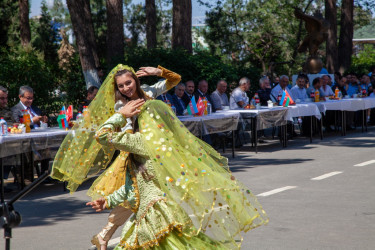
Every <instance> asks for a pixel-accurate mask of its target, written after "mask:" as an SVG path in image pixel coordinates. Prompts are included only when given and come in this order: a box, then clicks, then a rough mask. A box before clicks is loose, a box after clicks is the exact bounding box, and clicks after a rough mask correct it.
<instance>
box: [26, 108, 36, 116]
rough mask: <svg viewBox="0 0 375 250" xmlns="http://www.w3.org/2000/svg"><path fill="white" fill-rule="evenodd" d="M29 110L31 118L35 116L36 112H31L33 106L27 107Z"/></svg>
mask: <svg viewBox="0 0 375 250" xmlns="http://www.w3.org/2000/svg"><path fill="white" fill-rule="evenodd" d="M27 112H28V113H29V114H30V118H33V117H34V114H33V112H31V108H30V107H27Z"/></svg>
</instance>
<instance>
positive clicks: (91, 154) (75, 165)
mask: <svg viewBox="0 0 375 250" xmlns="http://www.w3.org/2000/svg"><path fill="white" fill-rule="evenodd" d="M124 69H127V70H129V71H132V72H133V73H135V72H134V70H133V68H131V67H129V66H126V65H122V64H119V65H117V66H116V67H115V68H113V69H112V70H111V72H110V73H109V74H108V76H107V78H106V79H105V80H104V82H103V84H102V86H101V87H100V89H99V91H98V93H97V95H96V97H95V98H94V100H93V101H92V102H91V103H90V105H89V107H88V114H87V115H86V116H85V117H84V120H83V122H82V123H81V124H76V125H74V127H73V128H72V129H71V131H69V133H68V135H67V136H66V137H65V139H64V141H63V143H62V144H61V146H60V149H59V150H58V152H57V154H56V156H55V160H54V162H53V167H52V174H51V176H52V178H55V179H58V180H60V181H66V182H68V185H67V188H68V189H69V190H70V192H74V191H75V190H76V189H77V188H78V186H79V185H80V184H82V182H83V181H85V180H86V179H87V178H89V177H92V176H93V175H96V174H97V173H98V172H99V171H100V170H101V169H104V168H106V166H107V165H108V163H109V162H110V161H111V159H112V157H113V154H114V150H113V149H111V148H106V147H105V146H102V145H100V144H99V143H97V141H96V139H95V132H96V129H97V128H98V127H99V126H100V125H101V124H102V123H103V122H105V121H106V120H107V119H108V118H110V117H111V116H112V115H113V114H114V113H115V111H114V106H115V86H114V84H115V75H116V73H117V72H118V71H119V70H124Z"/></svg>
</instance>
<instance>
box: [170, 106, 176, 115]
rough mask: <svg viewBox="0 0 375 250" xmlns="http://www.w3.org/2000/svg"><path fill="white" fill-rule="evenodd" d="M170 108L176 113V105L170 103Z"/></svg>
mask: <svg viewBox="0 0 375 250" xmlns="http://www.w3.org/2000/svg"><path fill="white" fill-rule="evenodd" d="M171 109H172V111H173V113H174V114H175V115H177V113H176V112H177V110H176V107H175V106H174V105H173V104H171Z"/></svg>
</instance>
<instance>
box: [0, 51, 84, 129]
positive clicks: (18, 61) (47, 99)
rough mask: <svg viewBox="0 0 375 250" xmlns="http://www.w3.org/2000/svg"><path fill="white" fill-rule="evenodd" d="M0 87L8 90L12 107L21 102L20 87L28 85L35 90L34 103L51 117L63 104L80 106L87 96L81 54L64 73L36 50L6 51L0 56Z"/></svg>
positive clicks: (73, 59)
mask: <svg viewBox="0 0 375 250" xmlns="http://www.w3.org/2000/svg"><path fill="white" fill-rule="evenodd" d="M0 85H2V86H4V87H6V88H7V89H8V91H9V106H10V107H12V106H13V105H15V104H16V103H17V102H19V98H18V90H19V87H20V86H23V85H29V86H30V87H32V88H33V89H34V96H35V100H34V102H33V104H35V105H36V106H38V107H40V108H41V109H42V110H44V111H45V112H46V113H47V114H48V115H49V116H50V117H53V116H56V115H57V114H58V112H59V110H60V109H61V107H62V105H64V104H65V105H68V104H73V105H74V107H77V106H78V104H79V102H80V101H81V100H83V99H84V97H85V95H86V89H85V81H84V79H83V75H82V69H81V65H80V61H79V57H78V55H75V57H73V58H72V60H71V64H70V68H69V71H63V70H61V69H59V68H58V67H57V64H56V63H55V64H53V63H48V62H46V61H45V60H44V58H43V55H41V53H40V52H38V51H36V50H31V51H24V50H12V51H10V52H9V51H4V50H3V51H2V53H1V57H0ZM51 122H52V123H53V122H54V119H52V120H51Z"/></svg>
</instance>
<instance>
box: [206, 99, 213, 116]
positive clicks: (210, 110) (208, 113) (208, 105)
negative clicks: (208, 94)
mask: <svg viewBox="0 0 375 250" xmlns="http://www.w3.org/2000/svg"><path fill="white" fill-rule="evenodd" d="M211 113H212V105H211V103H210V102H209V101H207V115H210V114H211Z"/></svg>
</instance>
